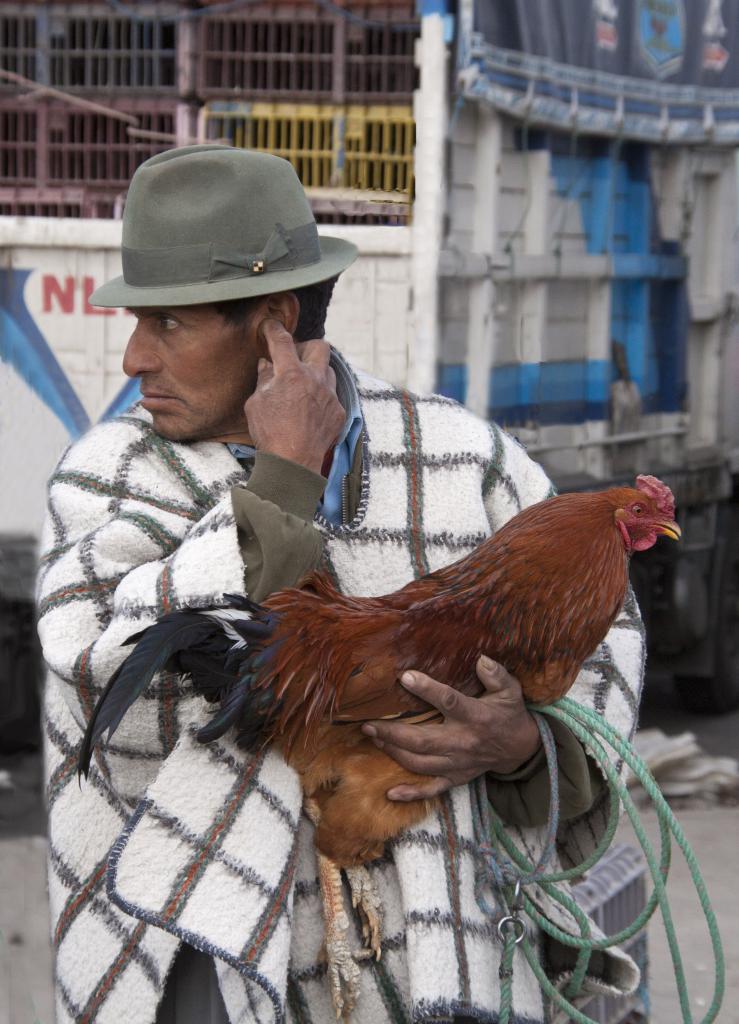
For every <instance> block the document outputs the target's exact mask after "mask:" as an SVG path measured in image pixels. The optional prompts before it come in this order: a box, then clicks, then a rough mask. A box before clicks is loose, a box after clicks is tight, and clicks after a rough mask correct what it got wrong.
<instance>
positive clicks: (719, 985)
mask: <svg viewBox="0 0 739 1024" xmlns="http://www.w3.org/2000/svg"><path fill="white" fill-rule="evenodd" d="M530 710H531V712H532V714H533V715H534V717H535V719H536V724H537V726H538V727H539V732H540V734H541V738H542V743H543V745H544V751H545V753H546V759H547V768H548V771H549V778H550V786H551V795H550V802H549V816H548V821H547V833H546V839H545V842H544V847H543V850H542V853H541V856H540V857H539V860H538V862H537V863H536V864H532V863H531V862H530V861H529V860H528V859H527V858H526V857H525V856H524V855H523V854H522V853H521V852H520V851H519V850H518V849H517V847H516V846H515V844H514V843H513V841H512V840H511V839H510V837H509V836H508V834H507V833H506V831H505V827H504V825H503V822H502V821H501V819H500V818H499V817H498V815H497V814H496V813H495V810H494V809H493V808H492V807H491V806H490V804H489V803H488V801H487V792H486V789H485V784H484V779H481V780H479V782H478V785H477V787H476V797H477V799H476V801H473V818H474V824H475V834H476V836H477V837H478V842H479V851H480V854H481V856H480V858H479V864H478V873H477V877H476V880H475V883H476V896H477V901H478V904H479V906H480V908H481V909H482V910H483V911H484V912H485V913H487V914H490V915H492V916H494V917H495V918H497V929H498V934H499V936H500V939H501V943H502V947H503V948H502V955H501V962H500V968H499V976H500V982H501V984H500V1000H501V1006H500V1016H499V1024H508V1022H509V1020H510V1018H511V1013H512V1008H513V1002H512V997H513V956H514V952H515V949H516V946H518V945H520V946H521V949H522V951H523V954H524V956H525V957H526V961H527V963H528V964H529V966H530V967H531V969H532V971H533V973H534V975H535V977H536V979H537V981H538V983H539V985H540V986H541V988H542V991H543V992H544V994H545V996H546V997H547V998H548V999H550V1000H551V1002H552V1003H553V1004H554V1005H556V1006H557V1007H558V1008H559V1009H561V1010H564V1011H565V1012H566V1013H567V1014H568V1015H569V1017H570V1019H571V1020H572V1021H574V1022H576V1024H597V1022H596V1021H594V1020H593V1019H592V1018H591V1017H588V1016H586V1015H585V1014H584V1013H582V1012H581V1011H580V1010H578V1009H577V1007H576V1006H574V1005H573V1003H572V1001H571V1000H573V999H575V998H576V997H577V996H578V994H579V993H580V992H581V990H582V986H583V983H584V981H585V976H586V973H587V969H588V964H589V962H590V957H591V954H592V953H593V952H594V951H595V950H604V949H608V948H609V947H611V946H616V945H620V944H621V943H623V942H626V941H627V940H629V939H631V938H633V936H635V935H636V934H637V933H638V932H640V931H641V930H642V929H643V928H644V927H645V925H646V923H647V922H648V921H649V919H650V918H651V916H652V914H653V913H654V912H655V910H656V909H657V908H658V907H659V910H660V912H661V914H662V919H663V922H664V927H665V933H666V935H667V942H668V946H669V949H670V955H671V957H672V964H673V969H674V972H675V981H676V985H677V991H678V997H679V1001H680V1010H681V1016H682V1022H683V1024H712V1022H713V1021H715V1020H716V1018H717V1016H718V1012H719V1010H720V1008H721V1003H722V1000H723V995H724V987H725V963H724V953H723V948H722V945H721V937H720V935H719V930H718V923H717V921H716V916H715V914H714V911H713V908H712V907H711V903H710V900H709V897H708V892H707V890H706V885H705V882H704V880H703V877H702V875H701V872H700V869H699V867H698V864H697V861H696V857H695V854H694V853H693V850H692V849H691V847H690V845H689V843H688V841H687V839H686V838H685V834H684V832H683V830H682V828H681V827H680V825H679V823H678V822H677V820H676V819H675V816H674V815H673V813H672V811H671V809H670V807H669V805H668V804H667V802H666V800H665V798H664V797H663V796H662V793H661V792H660V790H659V786H658V785H657V783H656V781H655V779H654V777H653V776H652V774H651V772H650V771H649V769H648V768H647V766H646V765H645V764H644V762H643V761H642V760H641V758H640V757H639V756H638V755H637V754H636V753H635V752H634V751H633V750H632V749H631V747H630V745H629V744H628V743H627V742H626V741H625V740H624V739H623V738H622V737H621V736H620V735H619V734H618V733H617V732H616V731H615V730H614V729H613V728H612V727H611V726H610V725H609V724H608V723H607V722H605V721H604V720H603V718H601V716H600V715H598V714H596V713H595V712H594V711H591V710H589V709H587V708H584V707H582V706H581V705H579V704H577V703H576V702H575V701H573V700H572V699H570V698H568V697H563V698H561V699H560V700H558V701H556V703H554V704H552V705H548V706H542V705H531V706H530ZM545 716H549V717H551V718H555V719H557V720H558V721H560V722H563V723H564V724H565V725H566V726H567V727H568V728H569V729H570V730H571V732H573V733H574V735H575V736H577V738H578V739H579V740H580V741H581V742H582V743H583V744H584V746H585V747H586V748H587V750H588V751H589V753H590V754H591V755H592V756H593V757H594V758H595V759H596V761H597V762H598V764H599V765H600V767H601V770H602V771H603V773H604V775H605V776H606V779H607V781H608V786H609V791H610V792H609V796H610V805H609V815H608V823H607V825H606V829H605V832H604V834H603V837H602V839H601V840H600V842H599V843H598V844H597V846H596V849H595V850H594V851H593V852H592V853H591V854H590V855H589V856H588V857H587V858H586V859H585V860H584V861H583V862H582V863H581V864H578V865H577V866H576V867H574V868H570V869H568V870H562V871H556V872H549V873H547V871H546V867H547V865H548V864H549V862H550V861H551V859H552V858H553V856H554V853H555V849H556V835H557V829H558V826H559V817H560V806H559V786H558V767H557V752H556V747H555V743H554V738H553V736H552V731H551V728H550V727H549V724H548V723H547V721H546V720H545ZM609 750H610V751H611V753H609ZM613 754H615V755H616V757H617V758H618V759H620V760H621V761H622V762H623V763H625V764H626V765H628V767H629V768H630V769H631V771H632V772H633V774H634V775H635V777H636V778H637V779H638V780H639V782H640V783H641V785H642V787H643V788H644V790H645V792H646V793H647V794H648V796H649V798H650V800H651V801H652V804H653V805H654V808H655V810H656V813H657V817H658V822H659V830H660V854H659V859H657V857H656V855H655V851H654V849H653V847H652V844H651V843H650V841H649V839H648V837H647V835H646V832H645V831H644V827H643V825H642V823H641V820H640V817H639V812H638V811H637V809H636V806H635V805H634V802H633V800H632V799H631V796H630V795H629V792H628V790H627V788H626V785H625V784H624V783H623V782H622V780H621V779H620V778H619V774H618V770H617V768H616V767H615V766H614V763H613ZM619 804H622V805H623V807H624V810H625V811H626V813H627V815H628V816H629V819H630V821H631V824H632V827H633V829H634V832H635V834H636V837H637V839H638V841H639V844H640V845H641V849H642V852H643V853H644V857H645V859H646V862H647V866H648V868H649V873H650V875H651V877H652V882H653V886H654V888H653V891H652V893H651V895H650V897H649V899H648V900H647V903H646V904H645V906H644V908H643V909H642V910H641V912H640V913H639V914H638V915H637V917H636V918H635V919H634V920H633V921H632V922H631V924H630V925H628V926H627V927H625V928H623V929H621V931H619V932H617V933H616V934H615V935H610V936H606V937H604V938H601V939H597V938H594V937H593V936H592V934H591V929H590V924H589V922H588V918H587V915H586V914H585V912H584V911H583V910H582V909H581V908H580V907H579V905H578V904H577V903H576V902H575V900H574V899H573V898H572V896H570V895H569V894H568V893H567V892H565V891H564V890H563V889H562V888H559V887H558V883H560V882H569V881H571V880H573V879H575V878H577V877H579V876H581V875H582V874H584V873H585V872H586V871H587V870H589V869H590V868H591V867H592V866H593V865H594V864H595V863H597V861H598V860H600V858H601V857H602V856H603V854H604V853H605V851H606V850H607V849H608V847H609V846H610V845H611V842H612V840H613V836H614V834H615V831H616V827H617V825H618V820H619ZM671 839H674V841H675V842H676V843H677V845H678V847H679V848H680V850H681V852H682V854H683V856H684V858H685V860H686V862H687V865H688V869H689V871H690V876H691V879H692V881H693V885H694V886H695V889H696V892H697V894H698V899H699V901H700V905H701V910H702V911H703V916H704V918H705V920H706V924H707V926H708V932H709V936H710V939H711V945H712V949H713V955H714V963H715V970H714V990H713V998H712V1000H711V1004H710V1006H709V1007H708V1010H707V1011H706V1013H705V1016H703V1017H702V1018H701V1019H700V1021H699V1022H698V1021H694V1019H693V1016H692V1013H691V1009H690V1000H689V997H688V990H687V983H686V979H685V970H684V968H683V962H682V957H681V954H680V948H679V944H678V941H677V934H676V931H675V925H674V922H673V920H672V913H671V911H670V905H669V902H668V899H667V893H666V891H665V882H666V881H667V875H668V872H669V867H670V857H671ZM484 885H487V886H489V888H490V889H491V890H492V892H493V895H494V898H495V901H496V904H497V906H496V907H495V908H492V907H491V906H490V905H489V903H488V902H487V900H486V899H485V897H484V895H483V891H482V890H483V886H484ZM530 885H536V886H538V887H539V888H540V889H541V890H542V891H543V892H544V893H545V894H546V895H547V896H548V897H549V898H550V899H552V900H554V901H555V902H556V903H558V904H559V905H560V906H561V907H562V908H563V909H564V910H566V911H568V912H569V913H570V915H571V916H572V917H573V918H574V919H575V921H576V922H577V925H578V927H579V929H580V935H579V936H576V935H571V934H570V933H569V932H565V931H564V930H563V929H562V928H560V927H558V926H557V925H556V924H554V922H553V921H550V920H549V919H548V918H547V917H545V916H544V915H543V914H542V913H541V911H540V910H539V909H538V908H537V907H536V905H535V904H534V902H533V901H532V899H531V898H530V896H529V895H528V894H527V893H526V892H525V887H526V886H530ZM511 890H512V893H511ZM521 912H523V913H525V914H526V915H527V917H528V918H529V919H530V920H531V921H532V922H533V923H534V924H535V925H537V926H538V927H539V928H540V929H541V930H542V931H544V932H546V933H547V934H548V935H550V936H551V937H552V938H554V939H557V941H559V942H560V943H562V944H563V945H566V946H569V947H571V948H573V949H576V950H577V958H576V962H575V967H574V969H573V971H572V977H571V978H570V979H569V981H568V983H567V985H566V988H565V989H564V991H560V990H559V989H558V988H556V987H555V986H554V985H553V984H552V982H551V981H550V980H549V978H548V977H547V975H546V974H545V972H544V969H543V967H542V965H541V963H540V962H539V957H538V955H537V951H536V948H535V947H534V946H533V945H532V943H531V941H530V940H529V937H528V934H527V933H528V928H527V926H526V922H525V921H524V920H523V919H522V918H521V917H520V916H519V914H520V913H521Z"/></svg>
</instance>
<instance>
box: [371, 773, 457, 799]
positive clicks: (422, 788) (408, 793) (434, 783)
mask: <svg viewBox="0 0 739 1024" xmlns="http://www.w3.org/2000/svg"><path fill="white" fill-rule="evenodd" d="M452 785H453V783H452V780H451V779H447V778H445V777H444V776H443V775H439V776H437V777H436V778H433V779H429V781H428V782H421V783H418V784H417V785H414V786H393V788H392V789H389V790H388V791H387V793H386V794H385V796H386V797H387V798H388V800H397V801H399V802H400V801H403V802H405V801H407V800H431V799H432V798H433V797H435V796H440V795H441V794H442V793H446V791H447V790H448V789H451V788H452Z"/></svg>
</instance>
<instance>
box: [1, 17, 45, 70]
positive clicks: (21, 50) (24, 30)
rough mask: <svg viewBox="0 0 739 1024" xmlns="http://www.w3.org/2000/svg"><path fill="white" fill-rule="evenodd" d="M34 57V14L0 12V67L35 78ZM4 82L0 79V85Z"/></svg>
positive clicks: (35, 55)
mask: <svg viewBox="0 0 739 1024" xmlns="http://www.w3.org/2000/svg"><path fill="white" fill-rule="evenodd" d="M36 57H37V50H36V17H35V15H34V14H22V13H20V12H18V13H15V12H8V13H4V12H0V67H2V68H4V70H5V71H13V72H15V74H16V75H24V76H25V77H26V78H33V79H35V78H36V77H37V76H36V71H37V68H36ZM6 84H7V83H5V82H1V81H0V85H2V86H4V85H6Z"/></svg>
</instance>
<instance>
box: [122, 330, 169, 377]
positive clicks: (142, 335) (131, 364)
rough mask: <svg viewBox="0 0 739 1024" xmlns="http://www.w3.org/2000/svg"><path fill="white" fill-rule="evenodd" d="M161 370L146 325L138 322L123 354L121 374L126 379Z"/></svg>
mask: <svg viewBox="0 0 739 1024" xmlns="http://www.w3.org/2000/svg"><path fill="white" fill-rule="evenodd" d="M161 368H162V362H161V359H160V358H159V355H158V353H157V346H156V340H155V339H154V338H152V337H150V335H149V331H148V330H147V328H146V325H145V324H144V323H141V322H139V323H138V324H137V325H136V328H135V329H134V332H133V334H132V335H131V337H130V338H129V339H128V344H127V345H126V351H125V352H124V354H123V372H124V373H125V374H126V376H128V377H140V376H141V374H143V373H156V372H158V371H159V370H160V369H161Z"/></svg>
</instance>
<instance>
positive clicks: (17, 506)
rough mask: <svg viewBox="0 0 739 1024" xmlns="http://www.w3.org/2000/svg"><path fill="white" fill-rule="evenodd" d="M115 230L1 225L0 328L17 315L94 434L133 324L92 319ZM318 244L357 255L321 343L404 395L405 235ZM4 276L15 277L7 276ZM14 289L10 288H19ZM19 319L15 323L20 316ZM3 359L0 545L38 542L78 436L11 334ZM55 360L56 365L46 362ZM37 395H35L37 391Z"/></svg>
mask: <svg viewBox="0 0 739 1024" xmlns="http://www.w3.org/2000/svg"><path fill="white" fill-rule="evenodd" d="M120 230H121V226H120V223H119V222H116V221H93V220H84V221H83V220H61V219H46V218H35V217H34V218H20V217H0V273H3V272H5V273H4V275H3V277H2V280H3V281H5V283H6V288H5V291H0V318H1V317H2V316H3V314H6V315H7V314H10V315H11V316H13V315H15V318H16V322H17V320H18V316H19V315H20V316H21V320H22V310H23V308H25V310H26V311H27V314H28V315H29V316H30V319H31V321H32V322H33V325H35V328H36V329H37V330H38V333H39V334H40V335H41V338H42V343H43V344H45V345H46V346H47V347H48V350H49V353H50V356H47V364H48V365H47V369H48V366H50V365H51V363H52V362H53V359H55V360H56V361H57V363H58V365H59V369H60V371H61V374H62V375H63V377H64V378H65V379H66V381H67V382H68V385H69V386H71V389H72V391H73V392H74V394H75V395H76V396H77V398H78V399H79V402H80V403H81V406H82V409H83V410H84V415H86V417H87V419H88V420H89V422H90V423H91V424H94V423H96V422H97V421H98V420H99V419H100V418H101V416H102V415H104V413H105V411H106V410H107V409H108V408H109V407H110V405H111V403H112V402H113V401H114V400H115V398H116V396H117V395H119V394H120V392H121V389H122V388H123V387H124V386H125V384H126V383H127V378H126V377H125V375H124V374H123V371H122V370H121V359H122V356H123V352H124V349H125V345H126V342H127V339H128V337H129V335H130V333H131V330H132V324H133V318H132V316H131V314H129V313H126V312H125V311H124V310H103V309H101V308H98V307H93V306H91V305H90V304H89V302H88V299H89V297H90V295H91V294H92V292H93V290H94V289H95V288H96V287H97V286H98V285H99V284H101V283H102V282H103V281H106V280H108V279H110V278H112V277H115V276H116V275H118V274H120V272H121V268H120V255H119V246H120ZM321 230H322V233H324V234H330V235H334V236H339V237H342V238H346V239H348V240H350V241H353V242H354V243H355V244H356V245H357V246H358V248H359V251H360V255H359V258H358V259H357V261H356V263H355V264H354V265H353V266H352V267H350V268H349V270H347V271H346V272H345V274H343V275H342V277H341V278H340V280H339V283H338V284H337V287H336V290H335V292H334V297H333V299H332V303H331V307H330V310H329V316H328V320H327V337H328V339H329V340H330V341H331V342H332V343H333V344H335V345H336V347H337V348H338V349H339V350H340V351H341V352H343V353H344V354H345V355H346V356H347V358H348V359H349V360H350V361H351V362H352V364H353V365H354V366H356V367H357V368H359V369H363V370H366V371H367V372H369V373H373V374H375V375H376V376H379V377H383V378H385V379H387V380H390V381H391V382H392V383H396V384H405V383H406V378H407V373H408V365H409V352H410V347H411V339H410V331H411V325H410V317H409V309H410V275H411V266H410V248H411V244H410V229H409V228H405V227H397V228H395V227H343V226H342V227H339V226H336V227H331V228H328V229H321ZM9 272H11V273H9ZM16 286H17V287H16ZM19 310H20V311H21V312H20V314H19ZM1 326H4V327H5V335H6V336H5V338H4V339H3V346H2V347H0V353H2V354H3V360H4V361H2V362H0V389H1V391H2V400H1V401H0V436H1V437H2V444H1V445H0V479H2V480H3V487H2V489H1V490H0V533H12V534H16V533H22V534H33V535H34V536H38V535H39V531H40V527H41V523H42V520H43V515H44V501H45V498H44V492H45V482H46V479H47V478H48V476H49V474H50V472H51V471H52V469H53V467H54V465H55V463H56V461H57V459H58V457H59V455H60V454H61V452H62V450H63V449H64V447H65V446H66V445H67V444H68V443H69V442H70V440H72V439H73V438H74V436H75V431H74V429H71V430H70V429H69V428H68V426H65V424H64V423H63V422H62V421H61V419H60V418H59V416H58V415H57V414H56V413H55V412H54V411H53V409H52V408H50V406H49V405H48V404H47V403H46V402H45V401H44V399H43V397H41V395H40V393H39V392H40V391H41V392H43V388H42V387H40V386H39V380H38V368H37V367H35V364H33V363H32V361H30V360H29V362H28V363H26V362H25V360H24V352H23V346H24V345H26V346H29V353H30V341H29V340H28V337H27V336H26V337H25V338H24V339H22V340H21V342H20V349H21V351H20V352H17V351H16V353H15V356H14V360H15V365H11V362H10V361H9V360H10V352H9V349H10V346H11V344H14V345H15V344H17V343H18V339H17V337H14V338H11V336H10V334H11V330H10V327H9V322H8V321H4V320H2V319H0V327H1ZM51 357H53V359H52V358H51ZM34 385H35V386H34Z"/></svg>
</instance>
